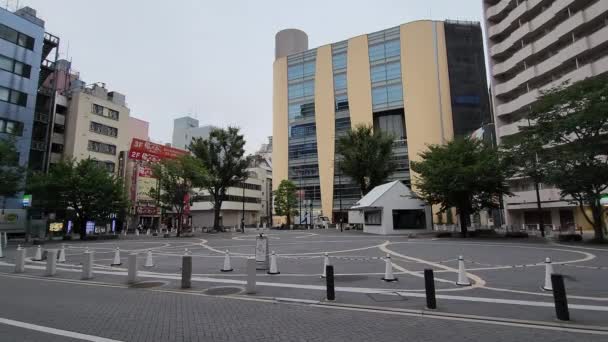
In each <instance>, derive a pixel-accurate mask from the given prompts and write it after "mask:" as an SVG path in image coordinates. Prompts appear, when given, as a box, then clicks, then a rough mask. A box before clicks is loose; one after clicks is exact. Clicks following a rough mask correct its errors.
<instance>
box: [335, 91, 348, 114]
mask: <svg viewBox="0 0 608 342" xmlns="http://www.w3.org/2000/svg"><path fill="white" fill-rule="evenodd" d="M347 109H348V95H346V94H344V95H336V112H339V111H341V110H347Z"/></svg>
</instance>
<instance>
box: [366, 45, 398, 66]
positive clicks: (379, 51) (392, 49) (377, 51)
mask: <svg viewBox="0 0 608 342" xmlns="http://www.w3.org/2000/svg"><path fill="white" fill-rule="evenodd" d="M400 54H401V46H400V43H399V40H391V41H387V42H384V43H380V44H375V45H371V46H370V47H369V60H370V62H374V61H378V60H381V59H385V58H391V57H397V56H399V55H400Z"/></svg>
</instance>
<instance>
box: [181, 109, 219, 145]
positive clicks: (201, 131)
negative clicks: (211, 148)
mask: <svg viewBox="0 0 608 342" xmlns="http://www.w3.org/2000/svg"><path fill="white" fill-rule="evenodd" d="M214 128H216V127H214V126H209V125H208V126H200V127H199V126H198V120H197V119H195V118H191V117H189V116H184V117H181V118H178V119H175V120H173V139H172V140H171V145H172V146H173V147H177V148H182V149H186V150H187V149H188V147H189V146H190V143H191V142H192V139H193V138H207V137H209V133H210V132H211V131H212V130H213V129H214Z"/></svg>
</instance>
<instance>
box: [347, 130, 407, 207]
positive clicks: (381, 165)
mask: <svg viewBox="0 0 608 342" xmlns="http://www.w3.org/2000/svg"><path fill="white" fill-rule="evenodd" d="M336 149H337V153H338V154H339V155H340V162H339V167H340V169H341V170H342V172H343V173H344V174H345V175H347V176H349V177H350V178H352V179H353V181H354V182H355V183H357V184H358V185H359V189H360V190H361V195H362V196H364V195H365V194H367V193H368V192H369V191H370V190H371V189H373V188H374V187H376V186H378V185H380V184H382V183H384V182H386V179H387V178H388V176H390V174H391V173H393V171H395V164H394V163H393V162H392V161H391V158H392V155H393V137H392V136H390V135H387V134H385V133H382V132H381V131H380V130H376V131H374V130H373V128H372V127H371V126H365V125H359V126H357V127H355V128H354V129H353V130H351V131H349V132H348V133H346V134H345V135H344V136H342V137H340V138H339V139H338V141H337V144H336Z"/></svg>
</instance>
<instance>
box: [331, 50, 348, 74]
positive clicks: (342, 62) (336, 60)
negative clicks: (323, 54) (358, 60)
mask: <svg viewBox="0 0 608 342" xmlns="http://www.w3.org/2000/svg"><path fill="white" fill-rule="evenodd" d="M332 64H333V69H334V70H340V69H344V68H346V52H344V53H339V54H335V55H333V57H332Z"/></svg>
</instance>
